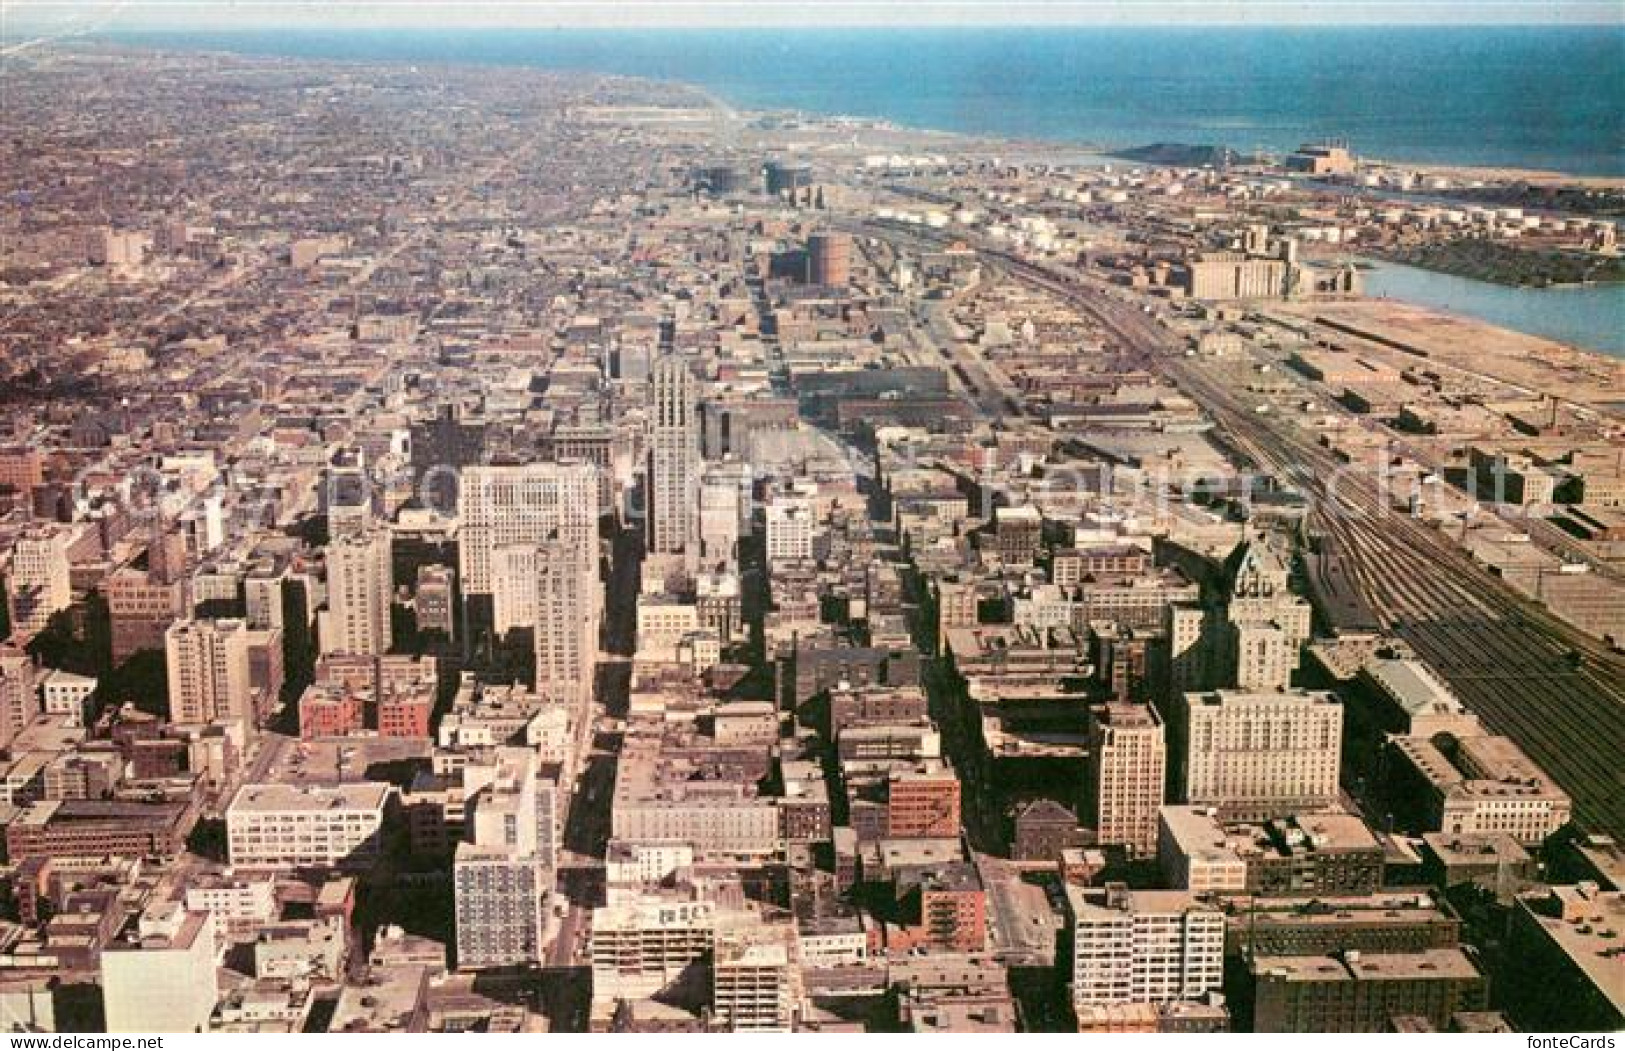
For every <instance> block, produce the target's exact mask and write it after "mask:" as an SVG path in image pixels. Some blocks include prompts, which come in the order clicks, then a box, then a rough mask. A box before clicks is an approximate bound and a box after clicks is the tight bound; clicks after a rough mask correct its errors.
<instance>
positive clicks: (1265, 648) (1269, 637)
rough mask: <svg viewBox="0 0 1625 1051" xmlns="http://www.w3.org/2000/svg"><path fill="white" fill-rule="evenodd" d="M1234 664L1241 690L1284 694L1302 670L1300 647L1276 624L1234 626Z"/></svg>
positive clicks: (1231, 641) (1231, 639)
mask: <svg viewBox="0 0 1625 1051" xmlns="http://www.w3.org/2000/svg"><path fill="white" fill-rule="evenodd" d="M1230 645H1231V660H1232V661H1233V663H1234V665H1235V676H1234V678H1235V682H1236V687H1237V688H1238V689H1241V690H1248V691H1259V690H1284V689H1286V688H1287V687H1288V686H1290V685H1292V670H1293V669H1294V668H1296V667H1297V666H1298V644H1297V642H1295V641H1293V640H1292V639H1291V638H1289V637H1288V636H1287V634H1286V632H1284V631H1282V630H1281V629H1280V627H1278V626H1277V625H1275V624H1260V623H1258V622H1256V621H1252V622H1248V623H1244V624H1232V625H1231V626H1230Z"/></svg>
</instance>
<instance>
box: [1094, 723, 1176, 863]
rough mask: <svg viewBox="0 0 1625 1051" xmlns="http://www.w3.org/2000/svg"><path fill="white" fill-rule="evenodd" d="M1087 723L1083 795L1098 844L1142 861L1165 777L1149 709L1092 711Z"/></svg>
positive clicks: (1163, 754) (1159, 734)
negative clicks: (1123, 850)
mask: <svg viewBox="0 0 1625 1051" xmlns="http://www.w3.org/2000/svg"><path fill="white" fill-rule="evenodd" d="M1091 714H1092V718H1091V720H1090V734H1089V754H1090V770H1089V774H1090V776H1089V783H1088V789H1089V795H1090V797H1091V798H1090V802H1092V803H1093V806H1092V807H1086V808H1085V813H1090V814H1093V816H1094V821H1095V833H1096V836H1097V838H1098V839H1099V841H1100V842H1101V843H1108V844H1121V845H1123V846H1126V847H1127V848H1128V849H1129V851H1130V852H1131V853H1134V854H1136V855H1141V856H1146V855H1150V854H1154V853H1155V852H1156V849H1157V812H1158V810H1159V809H1160V808H1161V806H1162V802H1163V792H1164V778H1165V777H1166V776H1167V745H1166V742H1165V741H1164V740H1163V726H1162V720H1161V719H1160V718H1158V716H1157V712H1156V710H1155V709H1154V708H1151V707H1148V706H1145V705H1137V704H1122V703H1113V704H1103V705H1099V706H1097V707H1096V708H1095V709H1094V710H1093V712H1092V713H1091Z"/></svg>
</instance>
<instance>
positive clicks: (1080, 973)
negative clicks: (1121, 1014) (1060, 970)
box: [1066, 883, 1224, 1007]
mask: <svg viewBox="0 0 1625 1051" xmlns="http://www.w3.org/2000/svg"><path fill="white" fill-rule="evenodd" d="M1066 899H1067V909H1068V912H1069V913H1070V915H1071V919H1072V926H1073V943H1072V944H1073V948H1072V1002H1073V1004H1074V1005H1075V1006H1077V1007H1095V1006H1107V1005H1112V1004H1163V1003H1171V1002H1173V1001H1176V1000H1194V999H1196V998H1198V997H1200V996H1202V995H1203V994H1204V993H1207V992H1210V991H1212V990H1215V989H1218V988H1219V987H1220V985H1221V984H1222V983H1223V981H1224V913H1222V912H1220V911H1219V909H1218V907H1217V906H1215V905H1211V904H1207V903H1205V902H1202V901H1200V900H1199V899H1198V898H1197V897H1196V896H1195V895H1193V894H1191V893H1190V892H1189V891H1180V890H1150V891H1147V890H1129V889H1127V888H1126V887H1124V886H1123V885H1121V884H1110V885H1108V886H1106V887H1104V888H1100V889H1095V888H1090V887H1080V886H1077V885H1075V884H1071V883H1069V884H1067V885H1066Z"/></svg>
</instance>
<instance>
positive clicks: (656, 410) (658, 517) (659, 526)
mask: <svg viewBox="0 0 1625 1051" xmlns="http://www.w3.org/2000/svg"><path fill="white" fill-rule="evenodd" d="M696 387H697V384H696V381H695V379H694V374H693V373H692V372H690V371H689V367H688V363H687V362H686V361H684V360H683V359H682V358H681V357H679V356H678V355H675V354H668V355H666V356H665V357H662V358H661V359H660V360H659V361H657V362H655V366H654V371H653V374H652V375H651V377H650V382H649V550H650V551H651V552H653V553H655V554H667V555H671V554H680V553H696V552H695V548H696V545H697V543H698V539H699V478H700V419H699V412H698V406H697V390H696Z"/></svg>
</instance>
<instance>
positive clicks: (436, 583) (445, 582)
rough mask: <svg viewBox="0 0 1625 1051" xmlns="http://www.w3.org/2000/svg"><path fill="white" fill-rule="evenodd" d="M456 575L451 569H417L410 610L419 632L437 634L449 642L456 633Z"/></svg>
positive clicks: (443, 567) (429, 567)
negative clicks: (443, 636) (454, 613)
mask: <svg viewBox="0 0 1625 1051" xmlns="http://www.w3.org/2000/svg"><path fill="white" fill-rule="evenodd" d="M456 581H457V573H456V571H455V570H453V569H452V568H451V567H450V566H439V565H435V566H419V567H418V576H417V587H416V588H415V589H414V590H413V592H412V609H413V612H414V613H415V615H416V617H417V628H418V631H438V632H441V633H443V634H444V635H445V636H446V637H447V638H448V639H449V638H452V637H454V636H455V635H456V634H457V619H456V617H454V616H453V615H452V613H453V610H454V609H455V597H454V593H455V591H456Z"/></svg>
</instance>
